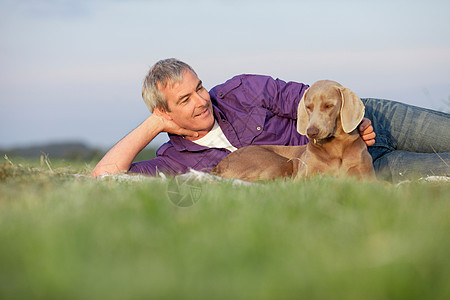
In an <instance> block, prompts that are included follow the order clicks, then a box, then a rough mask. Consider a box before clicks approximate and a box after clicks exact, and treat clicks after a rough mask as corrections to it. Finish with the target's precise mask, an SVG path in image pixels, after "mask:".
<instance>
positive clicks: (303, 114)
mask: <svg viewBox="0 0 450 300" xmlns="http://www.w3.org/2000/svg"><path fill="white" fill-rule="evenodd" d="M307 92H308V90H306V91H305V93H304V94H303V97H302V99H301V100H300V102H299V104H298V109H297V132H298V133H300V134H301V135H306V129H307V128H308V124H309V116H308V112H307V111H306V107H305V97H306V93H307Z"/></svg>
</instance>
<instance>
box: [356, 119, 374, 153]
mask: <svg viewBox="0 0 450 300" xmlns="http://www.w3.org/2000/svg"><path fill="white" fill-rule="evenodd" d="M358 130H359V135H360V136H361V138H362V139H363V141H364V142H365V143H366V145H367V146H372V145H373V144H375V137H376V134H375V132H374V131H373V127H372V122H371V121H370V120H369V119H367V118H364V119H363V120H362V121H361V124H359V127H358Z"/></svg>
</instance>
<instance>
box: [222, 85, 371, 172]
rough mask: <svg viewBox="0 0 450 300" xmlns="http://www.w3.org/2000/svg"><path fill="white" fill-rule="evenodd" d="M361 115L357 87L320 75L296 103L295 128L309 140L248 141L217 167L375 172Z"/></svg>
mask: <svg viewBox="0 0 450 300" xmlns="http://www.w3.org/2000/svg"><path fill="white" fill-rule="evenodd" d="M363 117H364V105H363V103H362V102H361V99H359V98H358V96H356V95H355V93H353V92H352V91H351V90H349V89H347V88H345V87H343V86H341V85H340V84H339V83H337V82H334V81H329V80H322V81H318V82H316V83H314V84H313V85H312V86H311V87H310V88H309V89H308V90H307V91H306V92H305V94H304V95H303V97H302V99H301V100H300V103H299V106H298V114H297V131H298V132H299V133H300V134H302V135H307V136H308V138H309V139H310V142H309V143H308V145H305V146H275V145H262V146H255V145H253V146H247V147H244V148H241V149H238V150H236V151H234V152H233V153H231V154H230V155H228V156H227V157H225V158H224V159H223V160H222V161H221V162H220V163H219V164H218V165H217V166H216V167H215V168H214V170H213V173H214V174H217V175H219V176H222V177H225V178H238V179H243V180H248V181H256V180H270V179H275V178H280V177H293V178H297V179H298V178H305V177H310V176H311V175H314V174H318V173H320V174H326V175H333V176H345V175H351V176H356V177H358V178H374V177H375V172H374V169H373V165H372V157H371V156H370V154H369V152H368V151H367V147H366V144H365V143H364V141H363V140H362V139H361V137H360V136H359V132H358V130H357V127H358V125H359V123H360V122H361V120H362V119H363Z"/></svg>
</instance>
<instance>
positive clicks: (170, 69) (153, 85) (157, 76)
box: [142, 58, 197, 113]
mask: <svg viewBox="0 0 450 300" xmlns="http://www.w3.org/2000/svg"><path fill="white" fill-rule="evenodd" d="M185 71H191V72H192V73H194V74H195V75H197V73H195V71H194V69H192V67H191V66H189V65H188V64H187V63H184V62H182V61H180V60H178V59H176V58H168V59H163V60H160V61H158V62H157V63H156V64H154V65H153V66H152V67H151V68H150V71H148V73H147V76H146V77H145V80H144V84H143V86H142V99H144V102H145V104H146V105H147V107H148V109H149V110H150V112H151V113H153V110H154V109H155V108H156V107H157V108H160V109H162V110H165V111H170V110H169V107H168V105H167V99H165V97H164V95H163V93H162V92H161V91H160V89H163V88H165V87H166V86H167V84H168V83H169V82H170V84H174V83H180V82H181V81H182V80H183V72H185Z"/></svg>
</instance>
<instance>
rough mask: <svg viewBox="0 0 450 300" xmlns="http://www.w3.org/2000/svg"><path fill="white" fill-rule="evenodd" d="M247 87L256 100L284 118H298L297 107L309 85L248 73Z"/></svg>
mask: <svg viewBox="0 0 450 300" xmlns="http://www.w3.org/2000/svg"><path fill="white" fill-rule="evenodd" d="M244 80H246V81H247V82H246V87H247V88H248V89H249V92H250V93H251V94H253V95H254V97H255V101H257V102H260V104H261V106H262V107H264V108H266V109H268V110H270V111H271V112H272V113H274V114H275V115H278V116H280V117H283V118H290V119H297V107H298V103H299V102H300V100H301V98H302V96H303V94H304V93H305V91H306V90H307V89H308V87H309V86H308V85H306V84H303V83H299V82H294V81H290V82H285V81H283V80H281V79H273V78H271V77H269V76H260V75H248V76H247V77H246V78H245V79H244Z"/></svg>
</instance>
